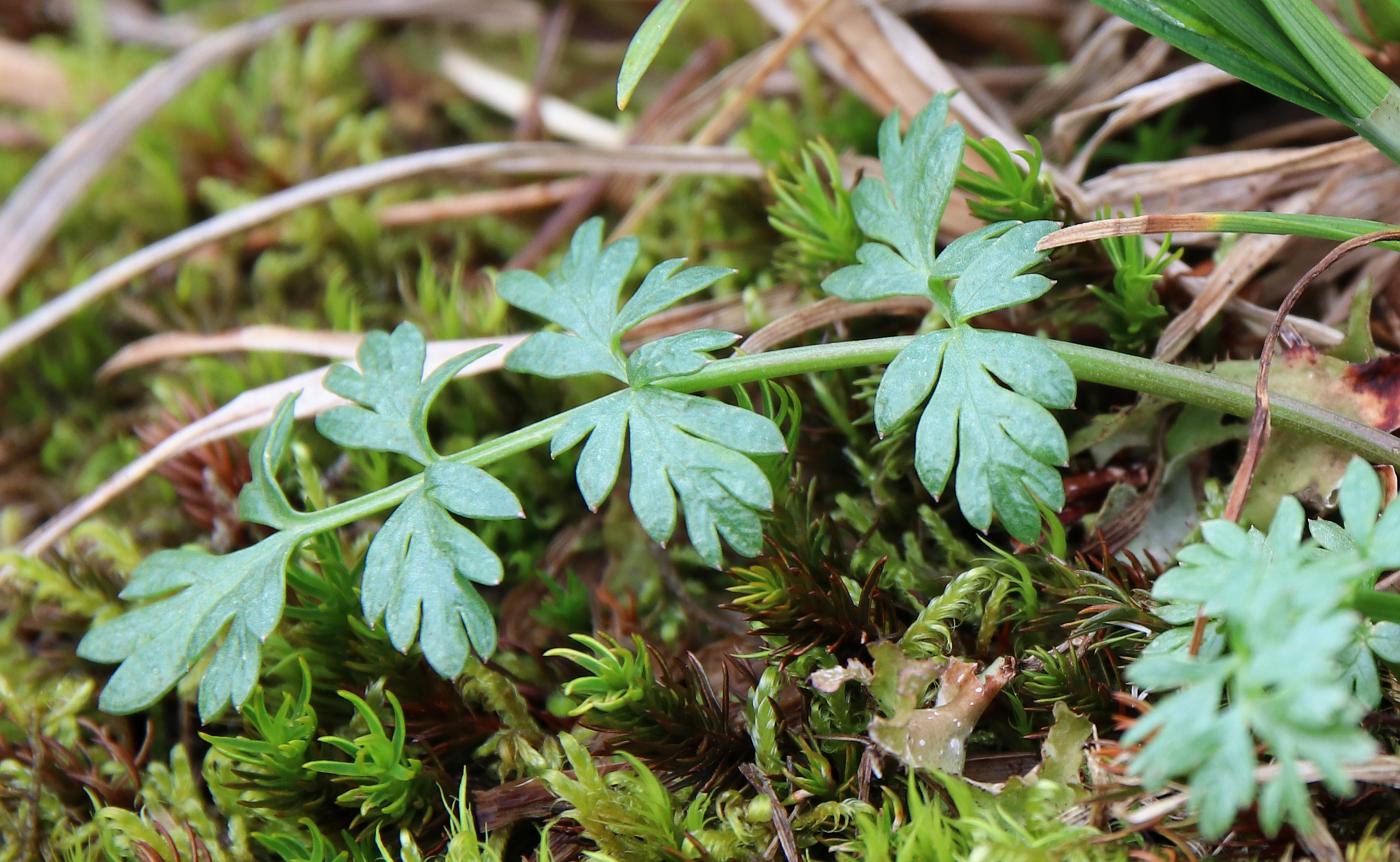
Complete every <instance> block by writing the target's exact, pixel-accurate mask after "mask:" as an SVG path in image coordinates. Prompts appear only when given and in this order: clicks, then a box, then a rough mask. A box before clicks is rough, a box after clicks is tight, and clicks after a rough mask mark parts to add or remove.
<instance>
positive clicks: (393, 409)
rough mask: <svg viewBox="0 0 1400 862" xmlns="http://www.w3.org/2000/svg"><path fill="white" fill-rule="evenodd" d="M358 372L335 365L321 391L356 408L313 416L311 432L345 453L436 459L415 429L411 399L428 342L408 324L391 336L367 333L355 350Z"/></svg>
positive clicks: (418, 420)
mask: <svg viewBox="0 0 1400 862" xmlns="http://www.w3.org/2000/svg"><path fill="white" fill-rule="evenodd" d="M355 356H356V363H357V364H358V365H359V369H356V368H353V367H351V366H349V365H337V366H335V367H334V368H332V369H331V370H330V371H329V372H328V373H327V374H326V388H327V389H329V390H330V391H331V392H334V393H335V394H336V395H339V396H341V397H342V398H345V399H347V400H350V401H353V402H355V404H356V405H359V406H346V407H336V408H333V409H331V410H328V411H326V412H325V413H322V414H321V415H319V416H317V417H316V430H317V431H319V432H321V435H322V436H323V437H325V438H326V439H328V440H330V441H332V442H334V443H337V444H339V445H341V446H344V447H346V448H349V449H377V450H380V451H384V452H398V453H400V454H403V455H407V456H408V457H410V458H412V459H414V460H415V461H417V462H419V463H420V464H427V463H428V462H429V461H431V460H433V459H434V458H435V457H436V456H435V453H433V452H432V450H431V448H430V447H427V446H425V444H424V441H423V440H422V439H421V436H420V434H419V433H418V432H417V430H416V429H418V428H419V427H421V417H420V416H418V415H415V410H414V408H415V405H414V396H415V394H416V393H417V392H418V388H419V386H420V385H422V382H423V363H424V361H425V360H426V358H427V342H426V341H424V340H423V335H422V333H420V332H419V331H418V329H417V327H415V326H413V325H412V324H410V323H402V324H400V325H399V326H398V328H397V329H395V330H394V331H393V333H385V332H370V333H367V334H366V335H365V338H364V341H363V342H361V344H360V349H359V350H358V351H356V354H355Z"/></svg>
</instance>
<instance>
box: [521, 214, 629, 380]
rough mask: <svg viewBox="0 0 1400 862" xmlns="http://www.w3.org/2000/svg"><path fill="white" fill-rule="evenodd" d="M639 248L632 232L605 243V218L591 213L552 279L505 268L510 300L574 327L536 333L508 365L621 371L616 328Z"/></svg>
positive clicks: (555, 371) (551, 370) (549, 370)
mask: <svg viewBox="0 0 1400 862" xmlns="http://www.w3.org/2000/svg"><path fill="white" fill-rule="evenodd" d="M637 254H638V245H637V241H636V239H635V238H632V237H627V238H625V239H621V240H618V241H617V242H614V243H611V244H610V245H607V246H604V245H603V220H602V219H601V218H591V219H589V220H588V221H586V222H584V223H583V224H582V225H580V226H579V229H578V230H576V231H575V232H574V236H573V239H572V240H571V241H570V243H569V250H568V252H567V253H566V254H565V255H564V260H563V262H562V263H561V264H560V267H559V270H558V271H557V272H555V273H553V274H552V275H550V277H549V278H548V279H543V278H540V277H539V276H537V275H534V274H533V273H529V272H522V271H518V270H516V271H511V272H507V273H504V274H502V275H501V276H500V278H499V279H498V280H497V282H496V290H497V292H498V293H499V294H500V295H501V297H502V298H503V299H505V301H506V302H508V303H510V304H511V305H513V306H515V307H516V308H520V309H523V310H525V311H528V312H530V313H532V314H536V315H538V316H540V317H543V318H544V319H546V320H549V321H552V322H554V323H556V324H558V325H559V326H561V327H563V328H564V329H565V330H567V333H568V334H566V335H559V334H557V333H556V334H552V337H549V338H540V337H539V336H534V337H532V338H531V339H530V340H529V341H527V342H526V343H525V344H524V345H521V347H520V348H517V349H516V350H515V351H513V352H512V353H511V355H510V357H508V358H507V367H508V368H512V369H516V370H523V371H530V372H531V373H535V372H536V370H537V369H538V371H539V372H540V373H546V374H547V376H563V375H566V374H568V375H572V374H584V373H592V372H595V371H600V372H602V373H607V374H612V375H613V376H619V375H621V374H622V371H621V369H622V366H623V357H622V353H621V349H620V348H619V346H618V342H619V337H618V334H615V332H614V330H615V329H616V326H615V323H616V321H617V317H618V301H619V299H620V298H621V294H622V286H623V284H624V283H625V282H626V280H627V274H628V273H629V272H630V271H631V269H632V266H633V264H635V263H636V260H637ZM568 339H574V340H572V341H570V340H568ZM531 342H534V343H533V344H531ZM527 345H528V347H527ZM566 348H567V350H566ZM522 351H523V352H522ZM606 356H611V357H613V360H612V361H609V360H606V359H604V357H606Z"/></svg>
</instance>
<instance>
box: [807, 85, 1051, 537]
mask: <svg viewBox="0 0 1400 862" xmlns="http://www.w3.org/2000/svg"><path fill="white" fill-rule="evenodd" d="M947 110H948V105H947V99H946V98H945V97H941V96H940V97H938V98H935V99H934V100H933V101H931V102H930V103H929V105H928V107H926V108H925V109H924V110H923V111H921V112H920V113H919V115H918V116H917V117H915V118H914V122H913V123H912V124H911V126H910V129H909V134H908V135H907V136H906V137H904V138H902V139H901V137H900V135H899V120H898V115H897V114H896V115H891V117H890V118H888V119H887V120H886V122H885V124H884V126H882V127H881V130H880V162H881V165H882V166H883V168H884V174H885V179H884V180H877V179H874V178H867V179H865V180H863V181H862V182H861V184H860V186H858V187H857V188H856V192H855V194H854V196H853V205H854V208H855V213H856V218H857V221H858V222H859V224H860V226H861V228H862V230H864V231H865V233H866V234H867V235H868V236H870V237H871V238H872V239H875V240H879V242H868V243H866V244H865V245H863V246H861V248H860V250H859V252H858V253H857V258H858V260H859V263H857V264H855V265H854V266H848V267H844V268H842V269H839V270H837V271H836V272H834V273H832V274H831V275H830V276H828V277H827V279H826V280H825V281H824V282H822V287H823V289H824V290H826V291H827V292H828V293H830V294H832V295H834V296H837V297H841V298H843V299H847V300H859V301H864V300H875V299H883V298H886V297H890V296H924V297H927V298H928V299H930V300H931V301H932V302H933V303H934V306H935V307H936V308H937V309H938V311H939V312H940V313H941V314H942V316H943V318H944V320H945V321H946V322H947V323H948V324H949V326H950V327H951V328H950V329H947V330H942V331H936V332H931V333H928V334H926V335H923V336H920V337H919V338H916V339H915V340H914V341H913V342H912V343H910V344H909V346H908V347H906V348H905V349H904V350H903V351H901V352H900V354H899V355H898V356H896V357H895V359H894V361H893V362H891V363H890V365H889V367H888V368H887V369H886V371H885V374H884V376H883V377H882V378H881V380H880V387H879V390H878V392H877V394H876V399H875V422H876V427H877V428H878V430H879V431H880V433H881V434H887V433H889V432H890V431H892V430H893V429H894V428H895V427H896V426H898V425H899V424H900V423H902V422H903V421H905V420H906V419H907V418H908V417H909V416H910V415H911V414H912V413H913V412H914V411H915V410H916V409H918V407H919V406H920V405H921V404H925V402H927V404H926V406H925V407H924V411H923V415H922V418H921V419H920V420H919V424H918V428H917V430H916V434H915V443H914V466H915V471H916V472H917V473H918V476H919V480H920V481H921V482H922V483H923V485H924V487H925V488H927V489H928V491H929V492H930V493H931V494H933V495H934V496H939V495H941V494H942V493H943V491H944V489H945V488H946V487H947V484H948V480H949V479H950V478H952V477H953V475H954V472H955V470H956V484H957V488H956V490H957V497H958V504H959V506H960V508H961V509H962V512H963V515H964V516H965V517H966V518H967V519H968V522H969V523H971V524H972V525H973V526H975V527H977V528H979V529H982V530H986V529H988V528H989V527H990V526H991V522H992V517H993V515H996V516H998V517H1000V518H1001V521H1002V523H1003V524H1004V525H1005V526H1006V528H1007V531H1008V532H1010V533H1011V534H1012V535H1013V536H1014V537H1015V538H1017V539H1019V540H1021V541H1023V542H1028V543H1031V542H1035V541H1036V540H1037V539H1038V538H1039V535H1040V525H1041V508H1040V507H1041V505H1042V504H1043V505H1045V506H1049V507H1050V508H1052V509H1054V510H1059V508H1060V507H1062V506H1063V505H1064V488H1063V485H1062V483H1061V480H1060V476H1059V472H1058V470H1056V467H1057V466H1058V465H1060V464H1063V463H1065V462H1066V460H1067V459H1068V457H1069V451H1068V446H1067V444H1066V441H1065V436H1064V432H1063V431H1062V430H1061V429H1060V426H1059V423H1058V422H1056V421H1055V418H1054V417H1053V416H1052V415H1051V414H1050V412H1049V410H1047V409H1046V408H1067V407H1070V406H1071V405H1072V404H1073V403H1074V392H1075V382H1074V375H1073V374H1072V373H1071V372H1070V370H1069V366H1067V365H1066V364H1065V363H1064V361H1063V360H1062V359H1060V358H1059V357H1058V356H1056V355H1055V354H1054V353H1053V352H1052V351H1051V350H1049V348H1047V347H1046V346H1045V345H1044V344H1042V343H1041V342H1040V341H1038V340H1037V339H1035V338H1032V337H1030V336H1026V335H1020V334H1015V333H1004V332H984V331H980V330H977V329H974V328H973V327H972V326H971V325H969V321H971V320H972V319H973V318H975V317H977V316H978V315H982V314H987V313H989V312H993V311H998V310H1001V309H1004V308H1009V307H1011V306H1014V305H1019V304H1021V303H1025V302H1030V301H1031V300H1034V299H1037V298H1039V297H1040V296H1043V295H1044V294H1045V292H1046V291H1048V290H1049V289H1050V286H1051V283H1050V280H1049V279H1048V278H1046V277H1045V276H1042V275H1038V274H1034V273H1031V272H1029V270H1030V269H1031V268H1033V267H1035V266H1036V265H1038V264H1039V263H1041V262H1042V261H1043V260H1044V259H1045V254H1044V253H1043V252H1040V251H1037V250H1036V244H1037V243H1038V242H1039V241H1040V240H1041V239H1042V238H1044V237H1045V236H1046V235H1048V234H1049V233H1051V232H1052V231H1053V230H1055V228H1056V227H1057V225H1056V224H1055V223H1054V222H1049V221H1035V222H1026V223H1022V222H998V223H996V224H991V225H987V226H986V227H983V228H981V229H979V230H976V231H973V232H971V233H969V234H966V235H964V236H962V237H959V238H958V239H956V240H954V241H953V242H952V243H950V244H949V245H948V247H947V248H945V249H943V251H942V252H941V253H937V254H935V242H936V239H937V234H938V225H939V221H940V219H941V218H942V215H943V210H944V208H945V207H946V205H947V201H948V197H949V195H950V194H951V192H952V188H953V184H954V182H955V179H956V177H957V172H958V166H959V164H960V161H961V157H962V148H963V133H962V130H961V128H959V127H958V126H956V125H954V126H947V127H945V126H944V122H945V121H946V119H947Z"/></svg>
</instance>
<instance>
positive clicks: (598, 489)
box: [575, 400, 627, 512]
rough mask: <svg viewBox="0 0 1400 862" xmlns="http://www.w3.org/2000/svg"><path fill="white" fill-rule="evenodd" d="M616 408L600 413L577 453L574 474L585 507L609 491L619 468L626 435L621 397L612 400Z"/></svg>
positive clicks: (599, 501) (595, 507)
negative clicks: (580, 451) (586, 439)
mask: <svg viewBox="0 0 1400 862" xmlns="http://www.w3.org/2000/svg"><path fill="white" fill-rule="evenodd" d="M613 403H614V404H616V406H617V408H618V409H616V410H613V411H612V412H610V413H606V414H600V415H598V416H597V418H596V419H595V421H594V425H593V431H592V432H591V433H590V434H589V436H588V442H587V443H585V444H584V446H583V452H582V453H580V454H579V459H578V467H577V469H576V471H575V476H576V477H577V480H578V488H579V491H580V492H582V494H583V501H584V502H585V503H587V504H588V508H590V509H592V510H593V511H595V512H596V511H598V507H599V506H601V505H602V504H603V501H604V500H606V499H607V497H608V494H610V493H612V489H613V486H614V485H616V484H617V474H618V471H619V470H621V469H622V450H623V446H624V443H625V440H626V436H627V407H626V404H625V403H623V402H622V401H621V400H619V401H616V402H613Z"/></svg>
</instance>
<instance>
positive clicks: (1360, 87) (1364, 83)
mask: <svg viewBox="0 0 1400 862" xmlns="http://www.w3.org/2000/svg"><path fill="white" fill-rule="evenodd" d="M1261 2H1262V3H1263V4H1264V5H1266V6H1267V7H1268V8H1269V11H1271V12H1272V13H1273V16H1274V20H1275V21H1276V22H1277V23H1278V25H1279V27H1280V28H1281V29H1282V30H1283V31H1284V32H1285V33H1287V34H1288V38H1289V39H1290V40H1291V41H1292V43H1293V45H1295V46H1296V47H1297V49H1298V50H1299V51H1301V52H1302V54H1303V56H1304V57H1305V58H1307V61H1308V63H1309V65H1311V66H1312V68H1313V71H1315V72H1316V73H1317V75H1318V76H1320V77H1321V78H1322V79H1323V80H1325V81H1326V82H1327V86H1328V88H1329V89H1330V90H1331V92H1332V94H1333V100H1334V101H1335V102H1337V103H1338V104H1339V105H1340V106H1341V107H1343V108H1345V109H1346V110H1347V111H1349V112H1350V113H1351V116H1352V117H1353V118H1354V119H1358V120H1359V119H1362V118H1364V117H1366V116H1367V115H1369V114H1370V113H1371V112H1372V111H1374V110H1375V109H1376V106H1378V105H1379V104H1380V103H1381V101H1382V100H1383V99H1385V97H1386V94H1387V93H1388V92H1390V90H1391V89H1392V88H1393V86H1394V85H1393V84H1391V82H1390V79H1389V78H1387V77H1385V75H1384V74H1382V73H1381V71H1380V70H1379V69H1377V68H1376V67H1375V66H1373V65H1371V64H1370V63H1369V62H1367V60H1366V58H1365V57H1363V56H1361V54H1360V52H1358V51H1357V50H1356V48H1354V47H1353V46H1352V44H1351V43H1350V42H1349V41H1347V38H1346V37H1345V36H1343V35H1342V34H1341V32H1340V31H1339V30H1337V28H1336V27H1334V26H1333V25H1332V22H1331V21H1330V20H1329V19H1328V18H1327V16H1326V15H1324V14H1323V13H1322V10H1321V9H1319V8H1317V6H1316V5H1315V4H1314V3H1313V2H1312V0H1261Z"/></svg>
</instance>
